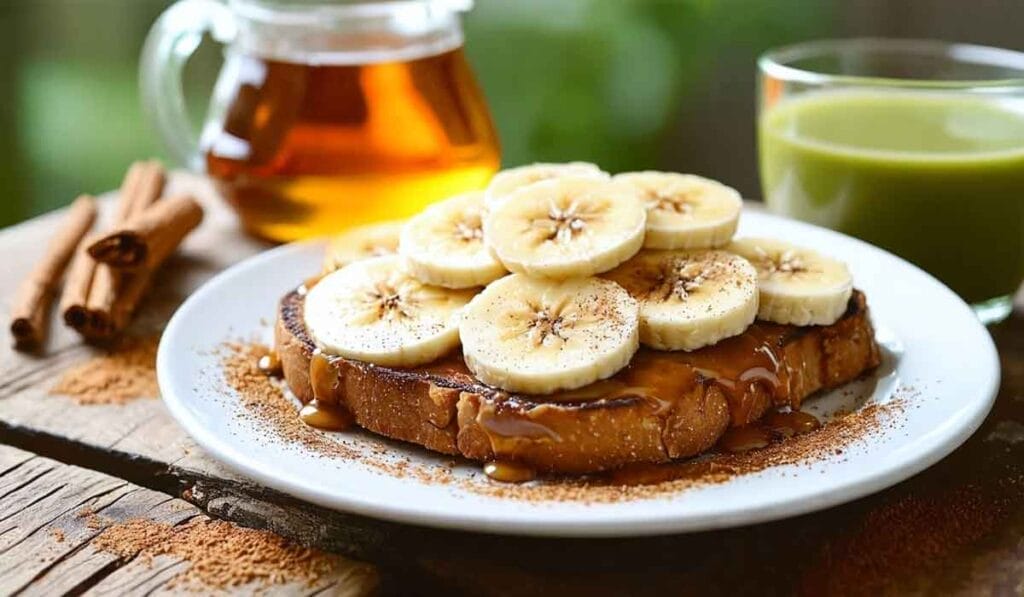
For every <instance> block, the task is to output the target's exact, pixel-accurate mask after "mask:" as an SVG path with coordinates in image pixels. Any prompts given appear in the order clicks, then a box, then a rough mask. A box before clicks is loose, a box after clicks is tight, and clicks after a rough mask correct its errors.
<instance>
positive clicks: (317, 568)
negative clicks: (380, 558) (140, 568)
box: [92, 518, 337, 589]
mask: <svg viewBox="0 0 1024 597" xmlns="http://www.w3.org/2000/svg"><path fill="white" fill-rule="evenodd" d="M92 545H93V546H94V547H95V548H96V549H98V550H99V551H102V552H105V553H111V554H114V555H116V556H118V557H120V558H122V559H130V558H135V557H138V558H141V559H142V561H143V562H146V563H148V564H150V565H151V564H152V561H153V559H154V558H155V557H156V556H161V555H169V556H172V557H174V558H178V559H180V560H183V561H185V562H188V563H189V564H190V565H189V567H188V568H187V569H186V570H185V571H183V572H182V573H181V574H180V575H178V576H177V577H175V578H174V579H172V580H171V583H170V586H172V587H173V586H180V585H183V586H186V587H191V588H213V589H229V588H234V587H240V586H244V585H249V584H251V583H256V584H258V585H261V586H269V585H274V584H284V583H289V582H301V583H304V584H305V585H306V586H312V585H313V584H314V583H315V582H316V581H317V580H319V579H321V578H323V577H324V576H325V575H327V574H329V573H331V572H332V571H333V570H334V569H335V566H336V564H337V559H336V558H335V557H333V556H330V555H328V554H326V553H324V552H321V551H318V550H315V549H311V548H308V547H301V546H299V545H296V544H294V543H291V542H290V541H288V540H286V539H284V538H282V537H280V536H278V535H275V534H273V533H269V532H267V531H260V530H255V529H247V528H243V527H239V526H236V525H234V524H231V523H229V522H224V521H221V520H210V519H206V518H201V519H193V520H190V521H188V522H186V523H184V524H181V525H177V526H173V525H170V524H167V523H163V522H155V521H152V520H146V519H142V518H136V519H132V520H128V521H126V522H122V523H117V524H114V525H112V526H110V527H108V528H107V529H106V530H105V531H103V533H101V534H100V535H99V536H98V537H97V538H96V539H95V540H94V541H93V542H92Z"/></svg>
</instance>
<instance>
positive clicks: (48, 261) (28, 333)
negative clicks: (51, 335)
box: [11, 195, 96, 347]
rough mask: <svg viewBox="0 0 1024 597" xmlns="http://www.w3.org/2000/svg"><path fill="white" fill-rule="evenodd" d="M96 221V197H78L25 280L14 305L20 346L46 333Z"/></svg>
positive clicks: (15, 334) (37, 340) (13, 330)
mask: <svg viewBox="0 0 1024 597" xmlns="http://www.w3.org/2000/svg"><path fill="white" fill-rule="evenodd" d="M95 221H96V200H95V199H93V198H92V197H89V196H87V195H82V196H81V197H79V198H77V199H75V201H74V202H73V203H72V204H71V208H70V209H69V210H68V213H67V214H66V215H65V217H64V223H63V225H61V227H60V229H59V230H58V231H57V233H56V235H55V236H54V237H53V239H52V240H51V241H50V244H49V245H48V246H47V249H46V254H45V255H44V256H43V258H42V260H41V261H40V262H39V263H38V264H36V267H35V268H34V269H33V270H32V271H31V272H30V273H29V275H28V277H26V278H25V280H24V281H23V282H22V283H21V286H19V288H18V292H17V294H16V296H15V299H14V306H13V307H12V308H11V335H12V336H13V337H14V340H15V343H16V345H17V346H20V347H28V346H34V345H37V344H39V343H41V342H42V341H43V339H44V338H45V337H46V324H47V323H48V322H49V319H50V318H49V314H50V305H51V303H52V302H53V297H54V294H55V293H56V290H57V284H58V283H59V282H60V279H61V277H62V276H63V275H64V270H65V269H66V268H67V266H68V262H69V261H70V260H71V257H72V255H73V254H74V252H75V249H76V247H78V245H79V243H80V242H81V240H82V237H84V236H85V235H86V234H87V233H88V232H89V229H91V228H92V225H93V223H94V222H95Z"/></svg>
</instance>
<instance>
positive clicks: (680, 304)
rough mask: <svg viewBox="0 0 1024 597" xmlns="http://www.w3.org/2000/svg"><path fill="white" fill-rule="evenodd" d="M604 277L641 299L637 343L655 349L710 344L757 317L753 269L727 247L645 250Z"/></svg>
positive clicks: (677, 348)
mask: <svg viewBox="0 0 1024 597" xmlns="http://www.w3.org/2000/svg"><path fill="white" fill-rule="evenodd" d="M605 277H607V278H608V279H610V280H614V281H615V282H617V283H619V284H620V285H621V286H622V287H623V288H625V289H626V290H627V291H628V292H629V294H630V295H631V296H633V298H635V299H637V300H638V301H639V302H640V342H641V343H643V344H645V345H647V346H650V347H652V348H657V349H659V350H695V349H697V348H700V347H702V346H708V345H711V344H714V343H716V342H718V341H719V340H722V339H725V338H729V337H730V336H735V335H737V334H740V333H742V332H743V330H745V329H747V327H748V326H749V325H750V324H751V323H753V322H754V318H755V317H756V316H757V307H758V294H757V271H756V270H755V269H754V267H753V266H752V265H751V264H750V263H749V262H748V261H747V260H746V259H743V258H742V257H739V256H737V255H733V254H731V253H726V252H725V251H719V250H697V251H650V250H645V251H641V252H640V253H639V254H638V255H637V256H636V257H633V258H632V259H630V260H629V261H627V262H626V263H624V264H622V265H620V266H619V267H617V268H615V269H614V270H612V271H610V272H608V273H607V274H605Z"/></svg>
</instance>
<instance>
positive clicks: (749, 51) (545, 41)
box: [0, 0, 1024, 226]
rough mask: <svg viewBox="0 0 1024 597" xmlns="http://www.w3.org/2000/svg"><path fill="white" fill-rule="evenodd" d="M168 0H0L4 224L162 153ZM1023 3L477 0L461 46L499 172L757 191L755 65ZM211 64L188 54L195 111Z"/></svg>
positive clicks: (208, 52) (1016, 24)
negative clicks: (155, 33) (155, 53)
mask: <svg viewBox="0 0 1024 597" xmlns="http://www.w3.org/2000/svg"><path fill="white" fill-rule="evenodd" d="M169 4H170V3H169V2H167V1H165V0H0V90H2V94H0V185H2V188H3V198H2V201H0V226H6V225H9V224H12V223H15V222H18V221H19V220H22V219H24V218H27V217H30V216H32V215H34V214H37V213H40V212H42V211H46V210H48V209H52V208H54V207H57V206H60V205H63V204H65V203H67V202H68V201H70V200H71V199H72V198H74V196H75V195H77V194H78V193H81V192H93V193H95V192H101V191H104V190H107V189H111V188H113V187H115V186H116V185H117V184H118V181H119V179H120V177H121V174H122V173H123V171H124V169H125V167H126V165H127V164H128V163H129V162H131V161H132V160H133V159H136V158H139V157H145V156H160V157H165V154H164V152H163V150H162V148H161V147H160V144H159V142H158V140H157V139H156V135H155V132H154V131H153V129H151V128H150V127H149V126H148V124H147V123H146V122H145V120H144V118H143V113H142V108H141V106H140V102H139V97H138V90H137V82H136V81H137V64H138V55H139V51H140V48H141V47H142V42H143V39H144V38H145V35H146V32H147V30H148V29H149V26H150V24H151V23H152V22H153V21H154V19H156V17H157V15H158V14H160V12H161V11H162V10H163V9H164V8H165V7H166V6H168V5H169ZM1021 23H1024V2H1022V1H1020V0H972V1H967V0H775V1H762V0H660V1H656V0H650V1H645V0H632V1H628V0H478V2H477V7H476V9H475V10H474V11H473V12H472V13H471V14H470V15H469V16H468V17H467V18H466V37H467V41H466V47H467V52H468V54H469V57H470V59H471V61H472V62H473V65H474V66H475V67H476V70H477V74H478V76H479V78H480V80H481V83H482V85H483V87H484V90H485V92H486V94H487V97H488V100H489V102H490V104H491V107H492V110H493V113H494V117H495V120H496V121H497V124H498V128H499V131H500V134H501V139H502V145H503V148H504V162H505V164H506V165H514V164H520V163H524V162H528V161H535V160H569V159H583V160H591V161H596V162H598V163H600V164H601V165H602V166H603V167H605V168H607V169H610V170H613V171H618V170H626V169H636V168H661V169H670V170H680V171H688V172H695V173H699V174H704V175H708V176H712V177H715V178H720V179H722V180H724V181H726V182H728V183H730V184H732V185H734V186H736V187H737V188H739V189H740V190H741V191H742V192H743V193H744V194H745V195H746V196H750V197H756V196H758V195H759V194H760V193H759V189H758V182H757V174H756V154H755V146H754V121H753V119H754V104H755V98H754V75H755V66H754V61H755V59H756V57H757V55H758V54H759V53H761V52H762V51H764V50H765V49H767V48H770V47H773V46H778V45H782V44H788V43H792V42H796V41H801V40H805V39H812V38H822V37H845V36H864V35H873V36H892V37H931V38H939V39H948V40H955V41H970V42H976V43H984V44H990V45H997V46H1002V47H1009V48H1015V49H1024V36H1022V35H1021V34H1020V32H1021V29H1020V24H1021ZM219 66H220V50H219V48H218V47H216V44H214V43H212V42H206V43H204V44H203V46H202V47H201V48H200V51H199V53H198V55H197V56H196V58H195V59H194V60H193V61H192V62H191V63H190V65H189V69H188V75H187V79H186V88H187V93H188V97H189V104H190V106H191V108H192V114H193V116H194V118H195V120H196V121H197V123H198V121H200V120H201V118H202V113H203V110H204V108H205V105H206V100H207V98H208V96H209V92H210V87H211V85H212V82H213V80H214V78H215V76H216V73H217V70H218V68H219Z"/></svg>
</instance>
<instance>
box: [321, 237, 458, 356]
mask: <svg viewBox="0 0 1024 597" xmlns="http://www.w3.org/2000/svg"><path fill="white" fill-rule="evenodd" d="M473 295H474V291H471V290H452V289H448V288H440V287H438V286H428V285H426V284H424V283H423V282H420V281H419V280H417V279H416V278H414V277H412V276H411V275H410V274H408V273H407V272H406V271H405V270H404V269H403V268H402V260H401V258H400V257H398V256H397V255H389V256H384V257H374V258H371V259H365V260H363V261H357V262H355V263H352V264H350V265H347V266H345V267H343V268H341V269H339V270H337V271H335V272H333V273H331V274H328V275H327V276H325V277H324V278H323V279H322V280H320V282H319V283H317V285H316V286H314V287H313V288H312V289H311V290H310V291H309V294H307V295H306V301H305V322H306V327H307V328H308V329H309V331H310V334H311V335H312V336H313V339H314V340H315V341H316V343H317V345H318V346H319V347H320V348H322V349H323V350H324V351H325V352H328V353H331V354H336V355H340V356H343V357H346V358H351V359H357V360H360V361H367V362H371V363H376V364H378V365H384V366H392V367H411V366H414V365H421V364H424V363H429V362H431V361H433V360H434V359H437V358H438V357H440V356H442V355H444V354H446V353H447V352H449V351H450V350H452V349H454V348H455V347H456V346H458V344H459V331H458V321H457V320H458V314H459V311H460V309H462V307H464V306H465V305H466V304H467V303H468V302H469V300H470V299H471V298H472V297H473Z"/></svg>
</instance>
